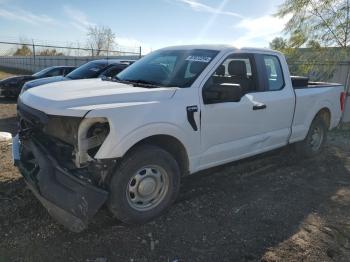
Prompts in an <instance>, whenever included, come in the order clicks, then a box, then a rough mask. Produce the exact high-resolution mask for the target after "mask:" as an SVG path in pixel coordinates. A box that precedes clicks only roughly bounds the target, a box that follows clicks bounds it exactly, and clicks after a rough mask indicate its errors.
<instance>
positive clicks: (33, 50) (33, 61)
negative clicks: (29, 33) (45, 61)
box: [32, 39, 35, 71]
mask: <svg viewBox="0 0 350 262" xmlns="http://www.w3.org/2000/svg"><path fill="white" fill-rule="evenodd" d="M32 44H33V67H34V68H35V45H34V39H32ZM32 71H34V70H32Z"/></svg>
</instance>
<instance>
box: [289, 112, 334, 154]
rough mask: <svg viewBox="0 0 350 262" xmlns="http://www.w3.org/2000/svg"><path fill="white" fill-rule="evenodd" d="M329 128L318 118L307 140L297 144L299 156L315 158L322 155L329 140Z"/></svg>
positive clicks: (314, 121) (311, 127)
mask: <svg viewBox="0 0 350 262" xmlns="http://www.w3.org/2000/svg"><path fill="white" fill-rule="evenodd" d="M327 132H328V128H327V125H326V123H325V120H324V119H323V118H322V117H320V116H317V117H316V118H315V119H314V120H313V121H312V123H311V126H310V129H309V132H308V134H307V136H306V138H305V139H304V140H303V141H301V142H298V143H296V145H295V148H296V151H297V153H298V154H300V155H302V156H305V157H313V156H315V155H317V154H318V153H320V152H321V151H322V149H323V146H324V144H325V142H326V140H327Z"/></svg>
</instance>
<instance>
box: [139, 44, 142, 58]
mask: <svg viewBox="0 0 350 262" xmlns="http://www.w3.org/2000/svg"><path fill="white" fill-rule="evenodd" d="M141 54H142V47H141V46H140V48H139V58H141Z"/></svg>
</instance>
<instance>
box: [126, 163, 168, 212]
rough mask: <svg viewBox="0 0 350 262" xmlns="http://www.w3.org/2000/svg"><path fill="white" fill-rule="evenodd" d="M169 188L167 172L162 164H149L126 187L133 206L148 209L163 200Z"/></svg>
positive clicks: (129, 200)
mask: <svg viewBox="0 0 350 262" xmlns="http://www.w3.org/2000/svg"><path fill="white" fill-rule="evenodd" d="M168 189H169V176H168V174H167V172H166V171H165V170H164V169H163V168H162V167H160V166H147V167H143V168H141V169H140V170H139V171H137V172H136V173H135V174H134V175H133V176H132V177H131V179H130V181H129V183H128V186H127V189H126V198H127V200H128V203H129V205H130V206H131V207H132V208H134V209H136V210H138V211H147V210H150V209H152V208H154V207H156V206H157V205H158V204H159V203H160V202H162V200H163V199H164V197H165V196H166V194H167V192H168Z"/></svg>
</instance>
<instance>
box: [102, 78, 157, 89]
mask: <svg viewBox="0 0 350 262" xmlns="http://www.w3.org/2000/svg"><path fill="white" fill-rule="evenodd" d="M107 80H108V79H107ZM110 80H111V81H115V82H118V83H123V84H128V85H133V86H135V87H146V88H159V87H161V86H159V85H157V84H155V83H153V82H150V81H146V80H142V79H138V80H128V79H126V80H121V79H119V78H118V77H114V78H112V79H110Z"/></svg>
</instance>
